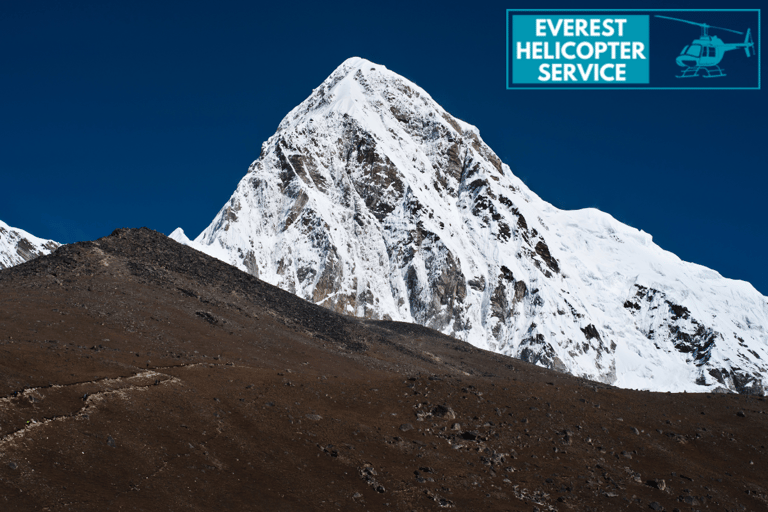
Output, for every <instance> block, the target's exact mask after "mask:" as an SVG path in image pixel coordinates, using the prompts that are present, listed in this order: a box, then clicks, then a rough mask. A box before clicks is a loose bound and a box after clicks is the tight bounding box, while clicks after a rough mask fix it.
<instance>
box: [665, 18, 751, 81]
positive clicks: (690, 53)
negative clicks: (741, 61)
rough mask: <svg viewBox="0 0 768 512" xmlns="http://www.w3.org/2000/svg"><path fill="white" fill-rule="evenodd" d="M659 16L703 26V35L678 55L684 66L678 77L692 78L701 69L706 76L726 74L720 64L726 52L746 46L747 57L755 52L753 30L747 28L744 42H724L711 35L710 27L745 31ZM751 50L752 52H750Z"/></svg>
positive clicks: (729, 30) (678, 63) (735, 31)
mask: <svg viewBox="0 0 768 512" xmlns="http://www.w3.org/2000/svg"><path fill="white" fill-rule="evenodd" d="M656 17H657V18H664V19H666V20H673V21H680V22H682V23H688V24H690V25H698V26H699V27H701V37H699V38H698V39H695V40H694V41H693V42H692V43H691V44H690V45H688V46H686V47H685V48H683V51H681V52H680V55H679V56H678V57H677V60H676V62H677V65H678V66H680V67H684V68H685V69H684V70H683V72H682V74H681V75H677V78H691V77H694V76H699V71H701V72H702V76H703V77H705V78H715V77H720V76H726V75H725V73H723V70H722V69H721V68H720V66H718V64H719V63H720V61H721V60H723V57H724V56H725V52H727V51H730V50H736V49H738V48H744V52H745V53H746V54H747V57H750V56H751V54H754V49H753V47H754V45H755V43H754V41H753V40H752V32H751V31H750V29H747V35H746V37H745V38H744V42H743V43H724V42H723V40H722V39H720V38H719V37H717V36H711V35H709V29H711V28H712V29H717V30H725V31H726V32H733V33H734V34H739V35H744V32H739V31H737V30H731V29H729V28H722V27H713V26H711V25H707V24H706V23H696V22H695V21H688V20H681V19H679V18H670V17H669V16H660V15H658V14H657V15H656ZM750 50H751V54H750Z"/></svg>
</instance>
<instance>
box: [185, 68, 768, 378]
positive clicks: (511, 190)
mask: <svg viewBox="0 0 768 512" xmlns="http://www.w3.org/2000/svg"><path fill="white" fill-rule="evenodd" d="M173 238H174V239H175V240H177V241H179V242H181V243H187V244H189V245H192V246H193V247H196V248H198V249H200V250H202V251H204V252H207V253H209V254H211V255H213V256H216V257H218V258H220V259H222V260H224V261H227V262H229V263H231V264H233V265H236V266H238V267H239V268H241V269H242V270H245V271H247V272H250V273H252V274H254V275H256V276H258V277H260V278H261V279H263V280H265V281H267V282H269V283H272V284H275V285H277V286H280V287H282V288H284V289H286V290H288V291H290V292H292V293H295V294H297V295H299V296H301V297H303V298H305V299H308V300H311V301H313V302H316V303H318V304H321V305H323V306H325V307H327V308H330V309H333V310H336V311H339V312H343V313H347V314H352V315H356V316H362V317H368V318H374V319H377V318H383V319H394V320H401V321H407V322H416V323H419V324H423V325H426V326H428V327H432V328H435V329H438V330H440V331H442V332H444V333H446V334H449V335H452V336H456V337H458V338H460V339H464V340H467V341H469V342H470V343H473V344H474V345H476V346H479V347H482V348H487V349H490V350H495V351H498V352H502V353H505V354H509V355H513V356H516V357H520V358H522V359H525V360H527V361H530V362H533V363H536V364H540V365H543V366H548V367H551V368H555V369H558V370H561V371H568V372H571V373H574V374H577V375H581V376H584V377H588V378H592V379H596V380H601V381H604V382H609V383H612V384H616V385H619V386H625V387H638V388H647V389H659V390H673V391H681V390H691V391H693V390H701V391H704V390H711V389H716V388H723V389H731V390H738V391H742V392H759V393H764V392H765V383H766V377H765V376H766V374H767V372H768V367H766V365H765V363H764V361H768V333H767V332H766V327H767V326H768V303H766V299H765V297H763V296H762V295H760V294H759V293H758V292H757V291H756V290H754V288H753V287H751V286H750V285H749V284H748V283H744V282H739V281H732V280H728V279H724V278H723V277H722V276H720V275H719V274H718V273H717V272H714V271H712V270H710V269H707V268H705V267H702V266H699V265H695V264H691V263H686V262H683V261H681V260H680V259H679V258H678V257H677V256H675V255H674V254H671V253H669V252H667V251H664V250H662V249H661V248H660V247H658V246H657V245H655V244H654V243H653V241H652V238H651V236H650V235H649V234H647V233H644V232H643V231H640V230H637V229H635V228H632V227H630V226H627V225H625V224H622V223H620V222H618V221H617V220H616V219H614V218H613V217H611V216H610V215H608V214H606V213H604V212H600V211H599V210H595V209H584V210H577V211H562V210H559V209H557V208H555V207H553V206H552V205H550V204H549V203H547V202H545V201H543V200H542V199H541V198H539V197H538V196H537V195H536V194H534V193H533V192H531V191H530V190H529V189H528V188H527V187H526V186H525V184H523V183H522V181H521V180H519V179H518V178H517V177H516V176H514V175H513V174H512V172H511V171H510V169H509V167H508V166H507V165H506V164H503V163H502V162H501V161H500V159H499V158H498V157H497V155H496V154H495V153H494V152H493V151H492V150H491V148H489V147H488V146H487V145H486V144H485V143H484V142H483V140H482V139H481V138H480V134H479V131H478V130H477V128H475V127H473V126H471V125H469V124H467V123H464V122H462V121H460V120H458V119H456V118H454V117H453V116H451V115H450V114H449V113H447V112H446V111H445V110H444V109H443V108H442V107H440V105H438V104H437V103H436V102H435V101H434V100H433V99H432V98H431V97H430V96H429V95H428V94H427V93H426V92H425V91H423V90H422V89H421V88H419V87H418V86H416V85H415V84H413V83H412V82H410V81H408V80H406V79H405V78H403V77H401V76H399V75H397V74H396V73H394V72H392V71H390V70H388V69H386V68H385V67H384V66H380V65H376V64H373V63H371V62H369V61H366V60H365V59H360V58H352V59H349V60H347V61H345V62H344V63H343V64H342V65H341V66H339V67H338V68H337V69H336V70H335V71H334V72H333V73H332V74H331V75H330V76H329V77H328V78H327V79H326V80H325V81H324V82H323V83H322V84H321V85H320V86H319V87H318V88H316V89H315V90H314V91H313V92H312V94H311V95H310V96H309V97H308V98H307V99H306V100H305V101H303V102H302V103H301V104H300V105H298V106H297V107H296V108H294V109H293V110H292V111H291V112H290V113H289V114H288V115H287V116H286V117H285V118H284V119H283V121H282V122H281V123H280V125H279V127H278V130H277V132H276V133H275V134H274V135H273V136H272V137H270V138H269V140H267V141H266V142H265V143H264V144H263V145H262V148H261V154H260V155H259V158H258V159H257V160H256V161H255V162H254V163H253V164H251V166H250V168H249V170H248V173H247V174H246V176H245V177H244V178H243V179H242V180H241V182H240V183H239V185H238V187H237V189H236V190H235V192H234V194H233V195H232V197H231V198H230V200H229V201H228V202H227V204H226V205H225V206H224V207H223V208H222V209H221V211H220V212H219V213H218V215H217V216H216V217H215V219H214V220H213V222H212V223H211V225H210V226H208V228H206V229H205V230H204V231H203V232H202V233H201V234H200V235H199V236H198V237H197V238H196V239H195V240H194V241H192V242H190V241H188V239H187V238H186V235H184V233H183V231H181V230H177V231H175V232H174V234H173Z"/></svg>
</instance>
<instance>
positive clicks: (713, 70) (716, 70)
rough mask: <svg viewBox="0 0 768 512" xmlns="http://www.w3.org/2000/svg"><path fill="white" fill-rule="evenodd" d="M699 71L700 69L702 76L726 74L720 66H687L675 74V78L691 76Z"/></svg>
mask: <svg viewBox="0 0 768 512" xmlns="http://www.w3.org/2000/svg"><path fill="white" fill-rule="evenodd" d="M699 71H701V76H703V77H704V78H718V77H721V76H726V74H725V73H723V70H722V69H721V68H720V66H689V67H687V68H685V69H684V70H683V73H682V74H681V75H677V78H693V77H695V76H699Z"/></svg>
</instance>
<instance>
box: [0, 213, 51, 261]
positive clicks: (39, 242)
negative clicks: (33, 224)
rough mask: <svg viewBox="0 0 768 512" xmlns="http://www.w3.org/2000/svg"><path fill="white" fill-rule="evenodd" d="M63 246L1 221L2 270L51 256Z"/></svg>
mask: <svg viewBox="0 0 768 512" xmlns="http://www.w3.org/2000/svg"><path fill="white" fill-rule="evenodd" d="M60 245H61V244H59V243H57V242H54V241H53V240H44V239H42V238H38V237H36V236H33V235H31V234H29V233H27V232H26V231H24V230H23V229H18V228H12V227H11V226H9V225H8V224H6V223H5V222H3V221H1V220H0V270H2V269H4V268H8V267H13V266H14V265H18V264H20V263H24V262H25V261H29V260H31V259H34V258H37V257H38V256H42V255H44V254H49V253H51V252H52V251H54V250H56V248H57V247H59V246H60Z"/></svg>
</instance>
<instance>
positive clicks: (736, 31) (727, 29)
mask: <svg viewBox="0 0 768 512" xmlns="http://www.w3.org/2000/svg"><path fill="white" fill-rule="evenodd" d="M709 28H716V29H717V30H725V31H726V32H733V33H734V34H739V35H740V36H743V35H744V32H739V31H738V30H731V29H729V28H723V27H713V26H712V25H710V26H709Z"/></svg>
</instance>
